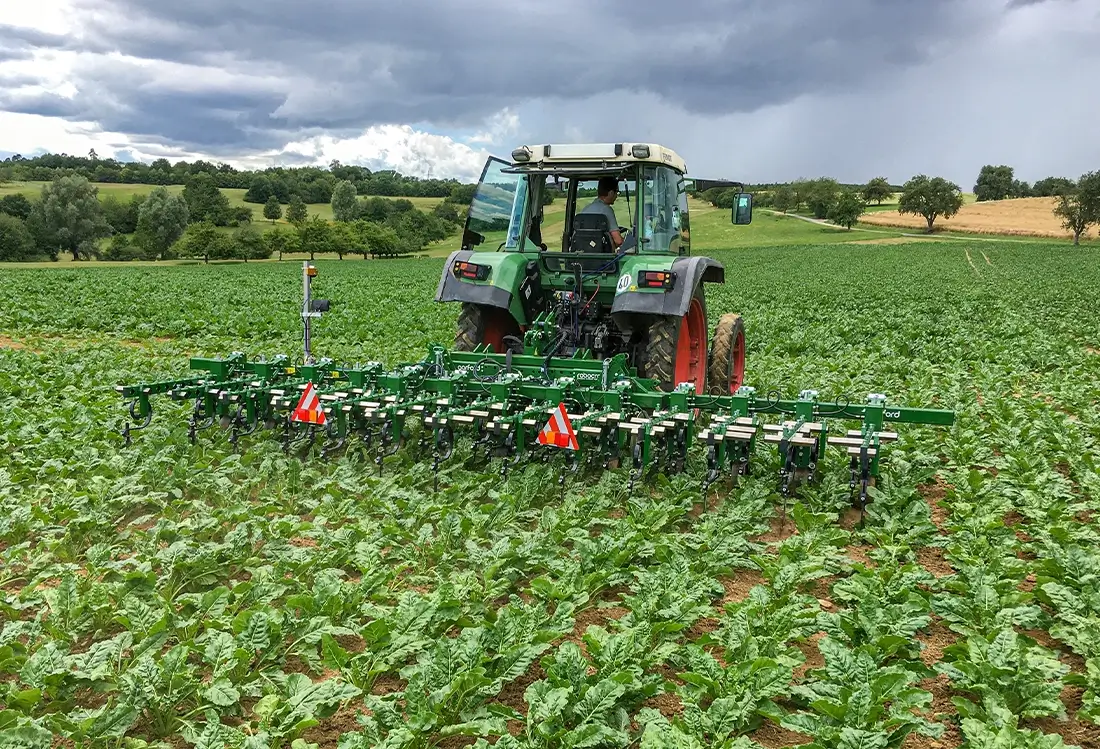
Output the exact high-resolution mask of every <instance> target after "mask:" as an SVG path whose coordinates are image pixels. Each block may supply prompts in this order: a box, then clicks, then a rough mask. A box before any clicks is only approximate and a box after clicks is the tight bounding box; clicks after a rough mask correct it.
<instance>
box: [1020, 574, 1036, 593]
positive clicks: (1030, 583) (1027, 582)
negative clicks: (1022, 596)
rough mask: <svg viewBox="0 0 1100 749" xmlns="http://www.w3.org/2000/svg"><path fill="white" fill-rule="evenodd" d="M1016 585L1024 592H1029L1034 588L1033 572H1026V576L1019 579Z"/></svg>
mask: <svg viewBox="0 0 1100 749" xmlns="http://www.w3.org/2000/svg"><path fill="white" fill-rule="evenodd" d="M1016 587H1017V588H1019V589H1020V590H1022V591H1023V592H1025V593H1031V592H1032V591H1033V590H1035V573H1034V572H1032V573H1030V574H1028V576H1027V577H1025V578H1024V579H1023V580H1021V581H1020V584H1019V585H1017V586H1016Z"/></svg>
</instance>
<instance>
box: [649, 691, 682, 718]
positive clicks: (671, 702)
mask: <svg viewBox="0 0 1100 749" xmlns="http://www.w3.org/2000/svg"><path fill="white" fill-rule="evenodd" d="M642 707H651V708H654V709H656V710H658V711H659V712H660V713H661V715H663V716H665V717H666V718H673V717H674V716H677V715H679V714H680V713H682V712H684V703H683V702H681V701H680V697H679V696H678V695H675V694H671V693H669V692H665V693H663V694H658V695H657V696H656V697H650V698H649V699H648V700H646V701H645V702H643V703H642Z"/></svg>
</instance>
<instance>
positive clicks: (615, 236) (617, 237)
mask: <svg viewBox="0 0 1100 749" xmlns="http://www.w3.org/2000/svg"><path fill="white" fill-rule="evenodd" d="M622 244H623V235H622V234H620V233H619V230H618V229H612V230H611V246H612V247H613V248H614V249H616V250H617V249H619V248H620V247H622Z"/></svg>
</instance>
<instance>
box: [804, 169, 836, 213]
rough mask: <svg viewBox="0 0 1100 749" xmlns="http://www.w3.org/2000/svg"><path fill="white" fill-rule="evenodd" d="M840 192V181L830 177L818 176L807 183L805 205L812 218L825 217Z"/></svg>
mask: <svg viewBox="0 0 1100 749" xmlns="http://www.w3.org/2000/svg"><path fill="white" fill-rule="evenodd" d="M839 194H840V183H839V182H837V181H836V180H835V179H833V178H831V177H818V178H817V179H815V180H813V181H812V182H811V183H810V184H809V191H808V193H807V195H806V206H807V207H808V208H809V209H810V211H811V212H812V213H813V214H814V218H826V217H828V215H829V211H830V210H832V207H833V205H835V204H836V200H837V196H838V195H839Z"/></svg>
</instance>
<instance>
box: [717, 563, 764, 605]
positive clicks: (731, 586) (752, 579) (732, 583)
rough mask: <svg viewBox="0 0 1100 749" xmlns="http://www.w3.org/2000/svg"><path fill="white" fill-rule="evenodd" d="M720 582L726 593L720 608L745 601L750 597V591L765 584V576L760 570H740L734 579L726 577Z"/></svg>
mask: <svg viewBox="0 0 1100 749" xmlns="http://www.w3.org/2000/svg"><path fill="white" fill-rule="evenodd" d="M720 582H721V583H722V587H723V588H725V589H726V593H725V595H723V596H722V601H721V602H720V603H719V607H721V606H724V605H725V604H727V603H737V602H739V601H744V600H745V599H746V598H748V597H749V591H750V590H752V589H753V588H754V587H756V586H757V585H763V584H764V576H763V575H762V574H760V570H740V571H738V572H737V574H735V575H734V576H733V577H724V578H722V579H721V581H720Z"/></svg>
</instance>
